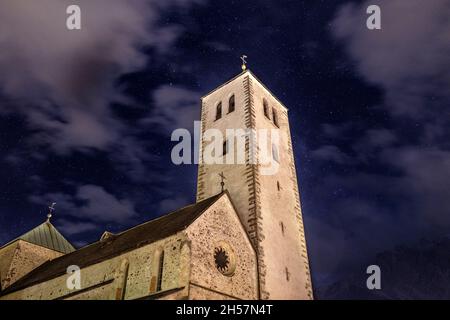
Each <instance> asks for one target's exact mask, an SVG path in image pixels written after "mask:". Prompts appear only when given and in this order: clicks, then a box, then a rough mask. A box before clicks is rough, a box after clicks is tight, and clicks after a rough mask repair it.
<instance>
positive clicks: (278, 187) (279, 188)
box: [277, 181, 281, 191]
mask: <svg viewBox="0 0 450 320" xmlns="http://www.w3.org/2000/svg"><path fill="white" fill-rule="evenodd" d="M277 189H278V191H280V190H281V185H280V181H277Z"/></svg>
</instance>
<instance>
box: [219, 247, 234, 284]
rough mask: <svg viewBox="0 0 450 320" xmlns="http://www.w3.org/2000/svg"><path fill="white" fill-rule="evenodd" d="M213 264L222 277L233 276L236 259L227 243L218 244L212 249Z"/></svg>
mask: <svg viewBox="0 0 450 320" xmlns="http://www.w3.org/2000/svg"><path fill="white" fill-rule="evenodd" d="M214 263H215V265H216V268H217V270H219V271H220V273H222V274H223V275H226V276H232V275H233V273H234V271H235V269H236V258H235V256H234V252H233V249H231V247H230V246H229V245H228V244H227V243H225V242H220V243H218V244H217V245H216V247H215V248H214Z"/></svg>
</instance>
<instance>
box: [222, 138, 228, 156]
mask: <svg viewBox="0 0 450 320" xmlns="http://www.w3.org/2000/svg"><path fill="white" fill-rule="evenodd" d="M227 153H228V140H225V141H224V142H223V146H222V155H223V156H224V155H226V154H227Z"/></svg>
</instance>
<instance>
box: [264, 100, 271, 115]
mask: <svg viewBox="0 0 450 320" xmlns="http://www.w3.org/2000/svg"><path fill="white" fill-rule="evenodd" d="M263 109H264V115H265V116H266V118H267V119H270V115H269V104H268V103H267V100H266V99H263Z"/></svg>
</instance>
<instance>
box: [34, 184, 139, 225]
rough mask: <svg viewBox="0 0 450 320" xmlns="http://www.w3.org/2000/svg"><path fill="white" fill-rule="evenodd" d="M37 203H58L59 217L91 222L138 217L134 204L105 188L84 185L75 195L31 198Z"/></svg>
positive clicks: (64, 194) (53, 194)
mask: <svg viewBox="0 0 450 320" xmlns="http://www.w3.org/2000/svg"><path fill="white" fill-rule="evenodd" d="M30 200H31V201H32V202H35V203H50V202H56V203H57V208H58V209H57V212H58V214H59V215H63V216H72V217H75V218H77V219H83V220H87V221H91V222H117V223H123V222H129V221H130V220H131V219H132V218H134V217H136V216H137V213H136V211H135V209H134V204H133V203H132V202H131V201H129V200H126V199H119V198H117V197H116V196H114V195H112V194H111V193H108V192H107V191H106V190H105V189H104V188H103V187H100V186H96V185H83V186H79V187H77V189H76V192H75V194H66V193H48V194H45V195H41V196H36V195H34V196H31V197H30Z"/></svg>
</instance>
